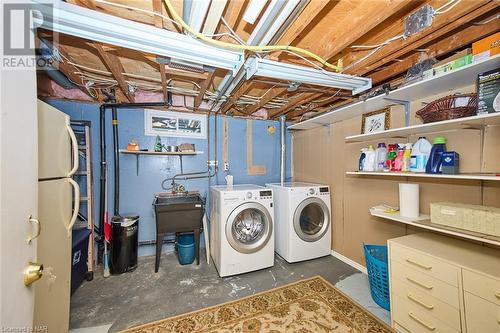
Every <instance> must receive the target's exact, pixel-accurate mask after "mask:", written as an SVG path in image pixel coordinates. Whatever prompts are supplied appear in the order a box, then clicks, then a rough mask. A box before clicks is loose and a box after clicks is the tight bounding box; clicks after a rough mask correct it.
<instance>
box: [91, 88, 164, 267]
mask: <svg viewBox="0 0 500 333" xmlns="http://www.w3.org/2000/svg"><path fill="white" fill-rule="evenodd" d="M169 93H170V92H169ZM169 100H170V98H169ZM158 106H163V107H168V106H170V105H169V104H168V102H167V103H165V102H150V103H114V102H113V103H104V104H101V105H100V107H99V112H100V119H99V126H100V141H101V142H100V143H101V144H100V148H101V154H100V156H101V177H100V188H99V232H100V234H101V235H100V236H101V237H99V239H100V241H99V243H98V245H99V246H98V262H101V258H102V254H103V250H104V213H105V211H106V207H105V206H104V201H105V199H104V197H105V192H104V187H105V184H106V180H107V179H106V178H107V176H106V168H107V161H106V110H109V109H112V110H113V108H114V109H115V112H116V111H117V110H118V109H133V108H147V107H158ZM116 118H117V117H114V119H116ZM113 129H115V127H113ZM116 130H117V131H116V132H117V133H116V141H115V133H114V131H113V142H114V143H115V147H114V148H115V149H114V152H115V155H114V158H115V159H116V162H118V156H117V152H118V149H119V147H118V128H117V126H116ZM116 162H115V168H116V166H117V163H116ZM118 163H119V162H118ZM115 175H117V173H116V174H115ZM117 184H118V181H117V180H116V179H115V195H116V194H117V193H118V191H116V186H117ZM118 190H119V188H118ZM118 194H119V193H118ZM116 209H119V205H116V203H115V213H116Z"/></svg>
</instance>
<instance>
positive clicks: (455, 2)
mask: <svg viewBox="0 0 500 333" xmlns="http://www.w3.org/2000/svg"><path fill="white" fill-rule="evenodd" d="M460 1H461V0H450V1H448V2H447V3H445V4H444V5H442V6H441V7H439V8H438V9H436V10H435V11H434V15H439V14H443V13H446V12H449V11H450V10H451V9H453V7H455V6H456V5H458V3H459V2H460ZM445 7H448V8H446V9H444V10H443V8H445Z"/></svg>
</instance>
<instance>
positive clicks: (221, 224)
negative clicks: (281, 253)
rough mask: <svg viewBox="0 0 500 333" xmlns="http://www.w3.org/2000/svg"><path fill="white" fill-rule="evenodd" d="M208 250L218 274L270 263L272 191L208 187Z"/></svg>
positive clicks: (261, 187) (250, 269)
mask: <svg viewBox="0 0 500 333" xmlns="http://www.w3.org/2000/svg"><path fill="white" fill-rule="evenodd" d="M210 191H211V214H210V216H211V225H210V238H211V239H210V252H211V255H212V258H213V260H214V263H215V267H216V268H217V271H218V272H219V275H220V276H221V277H224V276H230V275H235V274H241V273H246V272H251V271H255V270H258V269H263V268H267V267H271V266H273V265H274V207H273V190H272V189H270V188H266V187H263V186H257V185H234V186H233V188H232V189H231V190H229V189H227V187H226V186H225V185H223V186H212V187H211V188H210Z"/></svg>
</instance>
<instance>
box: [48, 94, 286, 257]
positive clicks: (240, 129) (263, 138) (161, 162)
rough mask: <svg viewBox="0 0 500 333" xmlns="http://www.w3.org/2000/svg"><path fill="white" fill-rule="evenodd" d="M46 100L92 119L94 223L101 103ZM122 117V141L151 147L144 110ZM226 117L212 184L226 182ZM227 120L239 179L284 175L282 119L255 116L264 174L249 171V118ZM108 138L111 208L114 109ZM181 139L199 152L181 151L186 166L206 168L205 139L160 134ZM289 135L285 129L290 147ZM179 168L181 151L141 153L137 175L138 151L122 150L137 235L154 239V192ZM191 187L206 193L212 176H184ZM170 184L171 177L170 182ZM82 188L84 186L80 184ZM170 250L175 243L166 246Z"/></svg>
mask: <svg viewBox="0 0 500 333" xmlns="http://www.w3.org/2000/svg"><path fill="white" fill-rule="evenodd" d="M47 102H48V103H50V104H51V105H53V106H54V107H56V108H58V109H59V110H61V111H63V112H66V113H67V114H68V115H70V117H71V119H74V120H90V121H91V122H92V149H93V151H92V156H93V159H92V162H93V171H94V198H95V200H94V204H95V210H94V211H95V213H94V216H95V217H96V223H97V221H98V219H97V217H98V207H99V177H100V165H99V161H100V157H99V156H100V155H99V154H100V153H99V105H97V104H93V103H81V102H69V101H64V100H55V99H52V100H48V101H47ZM118 119H119V147H120V148H122V149H123V148H126V145H127V143H128V142H129V141H131V140H137V141H138V142H139V145H140V147H141V148H148V149H153V146H154V142H155V139H156V138H155V137H154V136H145V135H144V112H143V110H142V109H121V110H119V111H118ZM213 119H214V118H213V117H212V120H211V121H210V123H211V130H210V137H211V138H212V139H211V142H212V147H211V149H212V151H211V153H210V154H211V159H214V157H213V156H214V148H215V145H214V143H213V142H214V140H213V139H214V138H215V122H214V121H213ZM223 119H224V117H221V116H219V117H217V137H218V143H217V147H218V151H217V155H218V158H217V159H218V161H219V166H220V168H219V172H218V173H217V175H216V177H214V178H212V179H211V180H210V184H211V185H215V184H225V180H224V177H225V175H226V172H224V171H223V168H222V166H223V122H224V121H223ZM226 119H227V124H228V158H229V163H230V171H229V173H230V174H232V175H233V176H234V183H235V184H258V185H264V184H265V183H268V182H277V181H279V177H280V146H279V144H280V138H279V123H278V122H276V121H261V120H255V121H253V122H252V129H253V164H254V165H264V166H265V167H266V171H267V172H266V173H265V174H263V175H249V174H248V172H247V136H246V129H247V121H246V120H245V119H238V118H226ZM106 120H107V122H106V124H107V128H106V142H107V160H108V165H109V167H108V176H109V177H108V179H109V185H108V188H109V196H108V203H109V204H108V209H109V212H110V214H111V215H112V212H113V199H112V198H113V195H114V194H113V150H112V147H113V141H112V128H111V112H109V113H108V114H107V118H106ZM268 126H275V127H276V132H275V134H269V133H268V131H267V129H268ZM183 142H189V143H194V144H195V145H196V150H197V151H200V152H201V153H200V154H198V155H195V156H185V157H183V168H184V172H196V171H204V170H206V162H207V149H208V145H207V140H202V139H190V138H175V137H162V143H163V144H165V145H178V144H180V143H183ZM290 144H291V138H290V136H289V135H287V145H288V148H289V147H290ZM287 152H288V154H287V177H288V178H290V177H291V171H290V167H291V149H287ZM177 173H180V163H179V157H177V156H171V157H170V156H169V157H166V156H145V155H141V156H139V175H136V157H135V156H133V155H124V154H120V178H121V181H120V183H121V189H120V198H121V200H120V213H121V214H125V213H135V214H139V215H140V218H141V220H140V227H139V240H140V241H147V240H154V239H155V236H156V234H155V232H156V231H155V230H156V227H155V216H154V211H153V208H152V205H151V204H152V202H153V196H154V194H155V193H156V192H161V191H163V189H162V187H161V183H162V181H163V180H164V179H166V178H168V177H172V176H173V175H175V174H177ZM180 183H182V184H184V185H185V186H186V189H188V190H191V191H193V190H197V191H200V193H201V195H202V196H206V193H207V190H208V187H209V180H207V179H196V180H189V181H180ZM166 186H167V187H170V182H166ZM82 191H83V190H82ZM153 250H154V248H153V246H141V248H140V250H139V254H140V255H149V254H153ZM165 250H171V246H168V247H164V251H165Z"/></svg>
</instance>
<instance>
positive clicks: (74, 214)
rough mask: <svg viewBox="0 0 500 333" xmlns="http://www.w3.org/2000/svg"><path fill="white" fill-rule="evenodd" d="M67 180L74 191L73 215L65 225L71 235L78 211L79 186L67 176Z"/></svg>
mask: <svg viewBox="0 0 500 333" xmlns="http://www.w3.org/2000/svg"><path fill="white" fill-rule="evenodd" d="M67 180H68V182H69V183H70V184H71V185H72V186H73V190H74V191H75V206H74V207H73V215H72V216H71V220H69V223H68V226H67V227H66V229H68V237H69V236H71V232H72V230H73V225H75V222H76V218H77V217H78V212H79V211H80V186H78V184H77V183H76V182H75V181H74V180H73V179H72V178H67Z"/></svg>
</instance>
